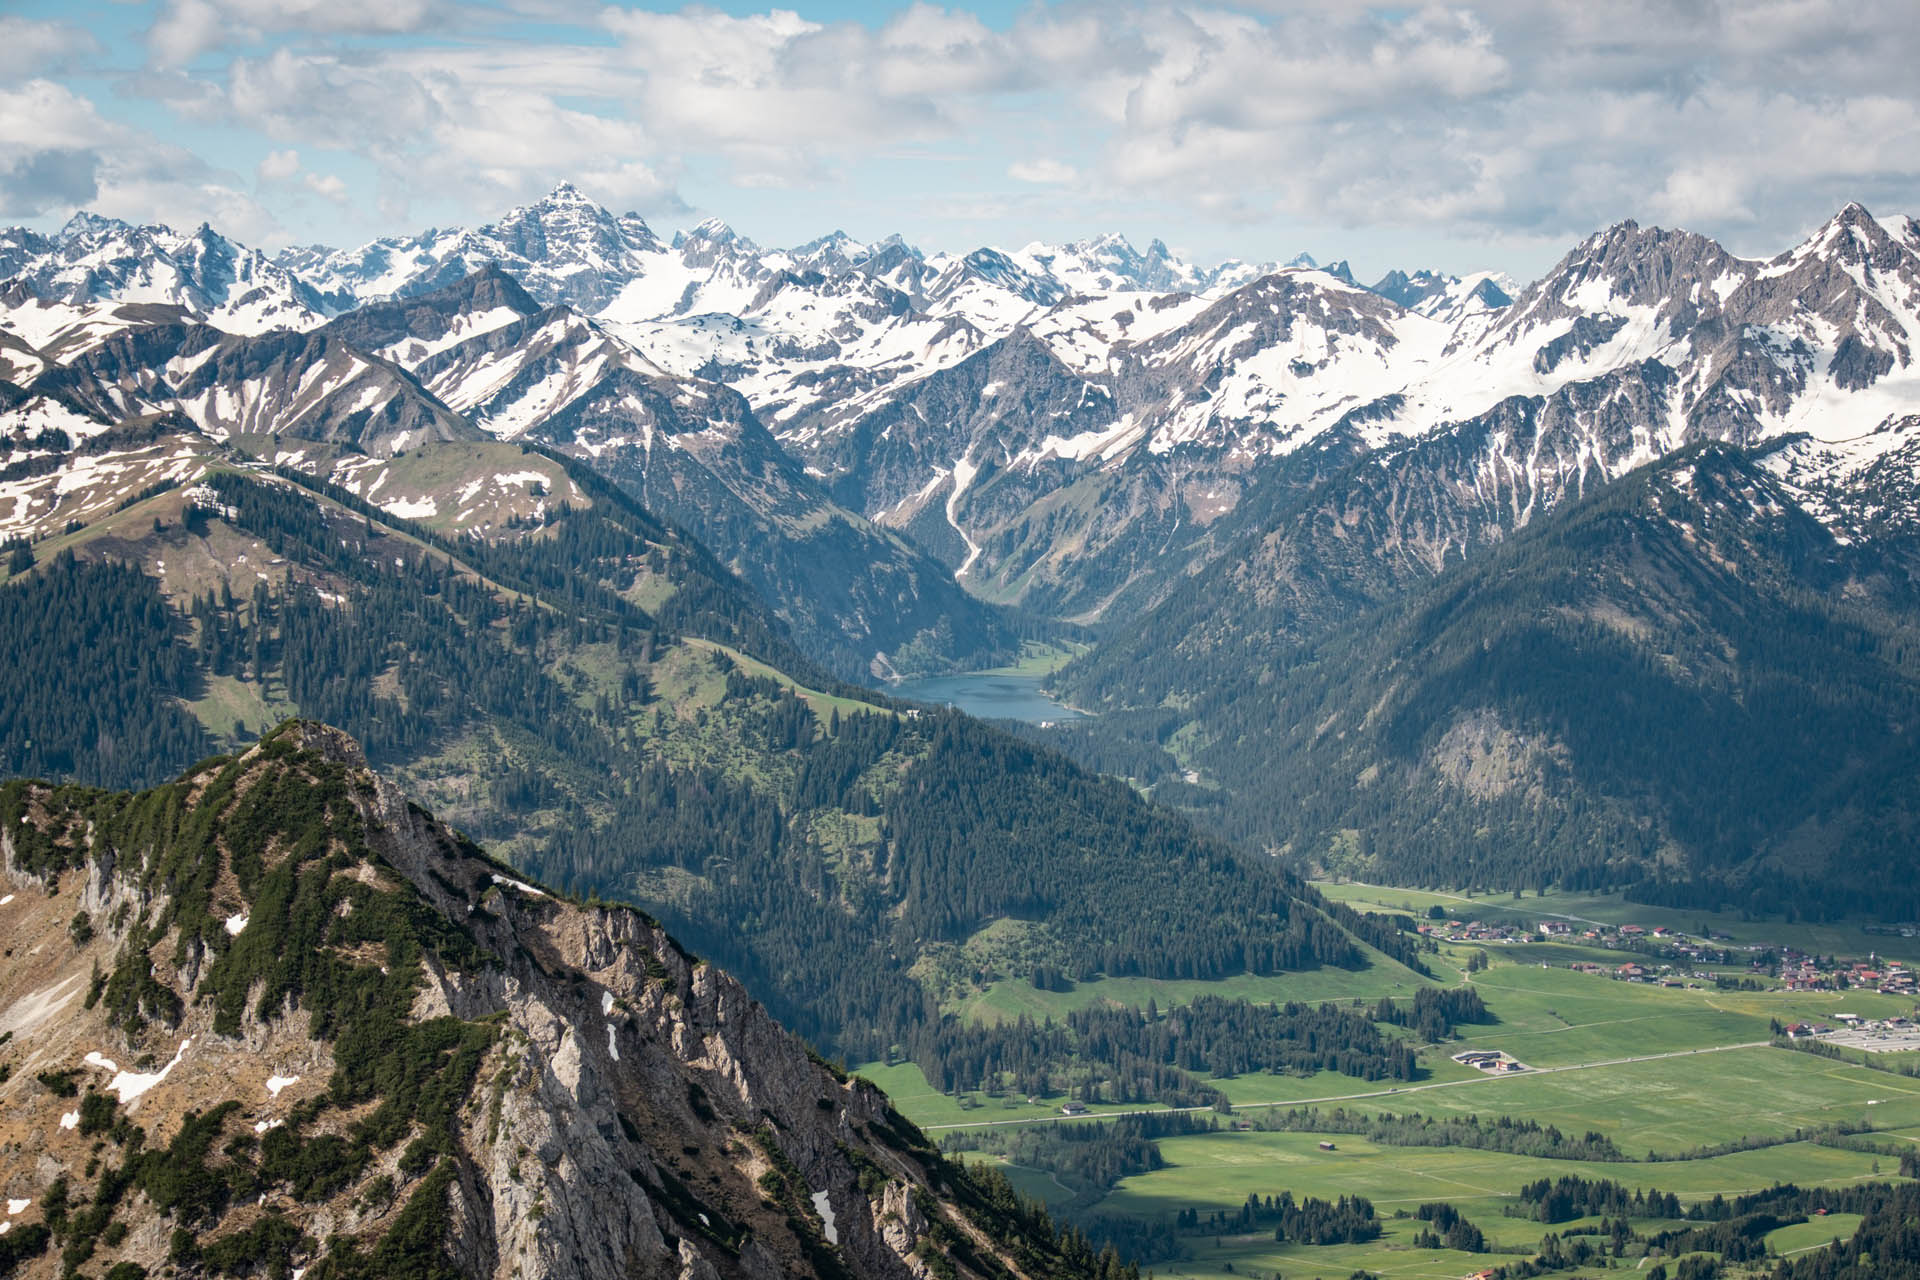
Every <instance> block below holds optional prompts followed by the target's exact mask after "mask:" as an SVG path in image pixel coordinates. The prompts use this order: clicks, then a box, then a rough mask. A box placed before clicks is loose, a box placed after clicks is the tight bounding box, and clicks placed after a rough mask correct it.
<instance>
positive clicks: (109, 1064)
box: [80, 1049, 120, 1075]
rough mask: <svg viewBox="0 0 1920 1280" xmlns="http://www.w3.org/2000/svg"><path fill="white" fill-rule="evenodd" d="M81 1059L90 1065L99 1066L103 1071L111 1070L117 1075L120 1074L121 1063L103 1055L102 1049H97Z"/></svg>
mask: <svg viewBox="0 0 1920 1280" xmlns="http://www.w3.org/2000/svg"><path fill="white" fill-rule="evenodd" d="M80 1061H82V1062H84V1063H86V1064H87V1065H88V1066H90V1067H98V1068H100V1069H101V1070H102V1071H111V1072H113V1073H115V1074H116V1075H117V1074H119V1071H120V1064H119V1063H117V1062H115V1061H114V1060H113V1059H112V1058H107V1057H103V1056H101V1054H100V1051H99V1050H97V1049H96V1050H95V1051H94V1052H92V1053H90V1054H88V1055H87V1056H86V1057H84V1058H82V1059H80Z"/></svg>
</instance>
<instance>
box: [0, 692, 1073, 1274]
mask: <svg viewBox="0 0 1920 1280" xmlns="http://www.w3.org/2000/svg"><path fill="white" fill-rule="evenodd" d="M0 859H3V860H4V867H3V870H0V874H4V878H5V884H4V886H0V889H4V892H3V893H0V924H4V927H5V929H6V932H7V937H8V945H7V947H6V948H5V952H4V955H3V956H0V1117H4V1120H3V1121H0V1143H4V1149H5V1150H6V1151H7V1152H8V1153H9V1154H10V1158H9V1160H8V1161H7V1164H6V1167H5V1171H4V1172H3V1173H0V1181H4V1194H5V1198H6V1200H7V1209H8V1213H7V1215H6V1218H5V1221H6V1224H7V1225H6V1226H5V1227H4V1228H0V1270H4V1271H6V1272H8V1273H10V1274H17V1275H24V1276H40V1275H46V1276H52V1275H56V1274H63V1273H71V1272H72V1270H73V1269H74V1268H76V1267H78V1266H81V1265H83V1264H87V1263H93V1264H94V1265H99V1264H106V1265H107V1266H110V1267H118V1268H125V1267H131V1268H134V1269H135V1270H131V1271H123V1270H113V1271H111V1272H109V1274H113V1275H121V1274H139V1275H147V1274H162V1273H170V1272H169V1271H168V1269H169V1268H177V1269H178V1270H179V1272H180V1273H184V1274H203V1275H221V1274H265V1275H275V1276H312V1277H314V1278H315V1280H319V1278H320V1277H349V1276H368V1277H371V1276H396V1275H409V1276H498V1277H503V1278H504V1277H510V1276H513V1277H546V1276H569V1277H590V1278H593V1280H600V1278H606V1280H612V1278H613V1277H628V1276H661V1277H677V1278H680V1280H714V1278H716V1277H722V1276H753V1277H768V1278H769V1280H771V1278H772V1277H776V1276H796V1275H811V1276H835V1277H846V1276H860V1277H867V1276H873V1277H903V1278H904V1277H914V1276H956V1275H965V1276H1038V1275H1078V1274H1092V1272H1091V1269H1090V1268H1091V1266H1092V1260H1091V1259H1090V1258H1087V1257H1084V1256H1082V1252H1083V1251H1082V1252H1076V1249H1078V1248H1079V1247H1078V1246H1076V1245H1075V1243H1074V1242H1073V1241H1072V1240H1068V1241H1067V1242H1065V1246H1064V1249H1063V1244H1062V1242H1060V1241H1057V1240H1056V1239H1055V1237H1054V1236H1053V1233H1052V1231H1051V1229H1050V1228H1049V1227H1048V1226H1047V1225H1046V1224H1045V1219H1044V1215H1040V1214H1036V1213H1034V1212H1032V1211H1030V1210H1028V1209H1027V1208H1026V1207H1025V1206H1024V1205H1023V1204H1022V1203H1021V1202H1020V1201H1019V1200H1018V1198H1017V1197H1014V1196H1012V1195H1011V1193H1010V1191H1009V1190H1008V1189H1007V1188H1006V1186H1005V1184H1004V1183H1003V1182H1000V1181H998V1180H996V1179H994V1178H992V1177H991V1175H984V1177H985V1181H982V1177H981V1176H976V1175H974V1174H970V1173H968V1172H966V1171H964V1170H961V1169H959V1168H958V1167H956V1166H952V1165H949V1164H947V1163H946V1162H945V1161H943V1159H942V1158H941V1157H940V1156H939V1155H938V1153H936V1152H934V1151H933V1150H931V1149H930V1148H929V1147H928V1145H927V1143H926V1141H925V1139H924V1138H923V1137H922V1136H921V1135H920V1134H919V1132H918V1131H917V1130H916V1129H914V1128H913V1127H912V1126H911V1125H910V1124H908V1123H907V1122H906V1121H904V1120H902V1119H901V1118H900V1117H899V1115H898V1114H897V1113H895V1112H894V1111H893V1110H892V1108H891V1107H890V1106H889V1105H888V1103H887V1100H886V1098H885V1096H884V1095H882V1094H881V1093H880V1092H879V1090H878V1089H876V1088H874V1087H873V1086H872V1085H870V1084H867V1083H866V1082H864V1081H861V1080H857V1079H849V1078H848V1077H846V1076H845V1075H844V1074H843V1073H841V1072H839V1071H837V1070H836V1069H834V1068H833V1067H831V1066H830V1065H828V1064H826V1063H825V1062H823V1061H821V1060H819V1059H818V1058H817V1057H815V1056H813V1055H812V1054H810V1052H809V1051H808V1050H807V1049H806V1048H805V1046H804V1045H802V1044H801V1043H800V1042H799V1041H798V1040H796V1039H795V1038H794V1037H792V1036H790V1035H789V1034H787V1033H786V1032H785V1031H783V1030H782V1029H781V1028H780V1027H779V1026H778V1025H776V1024H775V1022H774V1021H773V1019H772V1018H771V1017H769V1016H768V1015H767V1013H766V1012H765V1011H764V1010H763V1009H762V1008H761V1007H760V1005H759V1004H757V1003H756V1002H755V1001H754V1000H753V999H752V998H751V997H750V996H749V995H748V994H747V993H746V992H745V991H744V990H743V989H742V988H741V987H740V986H739V985H738V984H737V983H735V982H734V981H733V980H732V979H731V978H729V977H727V976H726V975H725V974H723V973H721V972H719V971H718V970H716V969H715V968H714V967H713V966H712V965H710V964H707V963H704V962H702V961H700V960H699V959H697V958H695V957H693V956H691V955H688V954H687V953H686V952H684V951H683V950H681V948H680V947H679V946H678V945H677V944H676V943H675V942H674V941H673V939H672V938H670V937H668V936H667V935H666V934H665V933H664V932H663V931H662V930H661V929H660V927H659V926H658V925H657V924H656V923H655V922H654V921H653V920H651V919H650V918H648V917H647V916H645V915H643V914H642V913H640V912H638V911H636V910H632V909H629V908H626V907H620V906H614V905H608V904H603V903H597V902H589V903H582V902H577V901H570V900H566V899H563V898H561V897H558V896H555V895H554V894H552V893H551V892H549V891H547V890H545V889H542V888H540V887H538V886H535V885H533V884H529V883H527V882H526V881H525V880H523V879H521V878H519V877H518V876H516V875H515V874H513V873H512V872H511V871H510V870H509V869H508V868H507V867H506V866H504V865H503V864H500V863H497V862H495V861H493V860H492V859H490V858H489V857H488V856H487V855H485V854H484V853H483V852H481V851H480V850H479V849H478V848H476V847H475V846H473V845H472V844H471V843H469V842H468V841H466V840H465V839H464V838H463V837H461V836H459V835H458V834H457V833H455V832H453V831H451V830H449V829H447V828H446V827H443V826H441V825H440V824H439V823H437V822H435V821H434V820H433V819H432V818H431V817H430V816H429V815H427V814H426V813H425V812H424V811H422V810H421V809H419V808H418V807H416V806H414V805H412V804H410V803H409V802H407V801H406V800H405V799H404V798H403V797H402V795H401V794H400V793H399V791H398V790H397V789H396V788H395V787H393V786H392V785H391V784H389V783H388V782H386V781H385V780H383V779H382V778H380V777H378V776H376V775H375V774H373V773H372V772H371V771H369V770H368V768H367V767H366V765H365V762H364V759H363V757H362V756H361V753H360V749H359V747H358V746H357V744H355V743H354V742H353V741H352V740H351V739H349V738H347V737H346V736H345V735H344V734H341V733H339V732H338V731H336V730H332V729H328V728H326V727H323V726H320V725H317V724H313V723H307V722H289V723H288V724H286V725H283V726H282V727H281V728H280V729H278V730H276V731H275V732H273V733H272V734H270V735H268V736H267V737H266V738H265V739H263V740H262V741H261V742H260V743H259V744H258V745H257V746H255V747H253V748H252V749H251V750H249V751H247V752H246V753H245V754H244V755H241V756H238V757H216V758H215V759H213V760H210V761H208V762H206V763H204V764H202V765H200V766H197V767H196V768H195V769H193V770H191V771H189V772H188V773H187V774H186V775H185V776H183V777H181V778H180V779H179V780H178V781H176V782H173V783H170V784H168V785H166V786H162V787H159V788H156V789H154V790H152V791H149V792H146V793H143V794H140V795H137V796H136V795H125V794H112V793H106V792H101V791H97V790H92V789H87V788H81V787H73V786H65V787H50V786H48V785H45V784H41V783H33V782H26V781H15V782H10V783H7V784H6V785H5V786H4V787H3V788H0Z"/></svg>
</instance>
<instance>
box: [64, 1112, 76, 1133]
mask: <svg viewBox="0 0 1920 1280" xmlns="http://www.w3.org/2000/svg"><path fill="white" fill-rule="evenodd" d="M79 1124H80V1113H79V1112H78V1111H69V1112H67V1114H65V1115H63V1116H61V1117H60V1127H61V1128H62V1129H73V1128H77V1127H78V1126H79Z"/></svg>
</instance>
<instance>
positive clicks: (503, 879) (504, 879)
mask: <svg viewBox="0 0 1920 1280" xmlns="http://www.w3.org/2000/svg"><path fill="white" fill-rule="evenodd" d="M493 882H494V883H495V884H506V885H512V886H513V887H514V888H516V889H518V890H519V891H520V892H522V893H530V894H532V895H533V896H534V897H536V898H544V897H546V896H547V895H546V894H544V893H542V892H541V891H540V890H538V889H536V888H534V887H533V886H532V885H530V884H528V883H526V882H525V881H523V880H515V879H514V878H513V877H512V876H495V877H494V878H493Z"/></svg>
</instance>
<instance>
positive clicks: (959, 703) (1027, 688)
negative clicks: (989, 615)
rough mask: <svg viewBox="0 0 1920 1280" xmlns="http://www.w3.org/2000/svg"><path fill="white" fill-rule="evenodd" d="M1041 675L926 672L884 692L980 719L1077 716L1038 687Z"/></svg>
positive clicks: (1030, 719)
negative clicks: (955, 708) (930, 674)
mask: <svg viewBox="0 0 1920 1280" xmlns="http://www.w3.org/2000/svg"><path fill="white" fill-rule="evenodd" d="M1041 681H1042V677H1040V676H1010V675H997V674H994V673H991V672H985V671H974V672H969V673H967V674H965V675H957V676H929V677H927V678H926V679H924V680H907V681H904V682H903V683H901V684H897V685H894V686H893V687H892V688H890V689H888V690H887V692H888V693H891V694H893V695H894V696H895V697H896V698H912V699H913V700H914V701H915V702H931V703H935V704H944V705H951V706H955V707H958V708H960V710H962V711H964V712H966V713H967V714H968V715H970V716H979V717H980V718H981V719H983V720H1025V721H1026V722H1027V723H1028V724H1039V723H1040V722H1041V721H1042V720H1079V719H1081V718H1082V716H1081V713H1080V712H1078V711H1075V710H1074V709H1073V708H1071V707H1064V706H1061V705H1060V704H1059V703H1057V702H1055V701H1054V700H1053V699H1052V698H1049V697H1048V696H1047V695H1046V694H1044V693H1042V692H1041V691H1040V684H1041Z"/></svg>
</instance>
